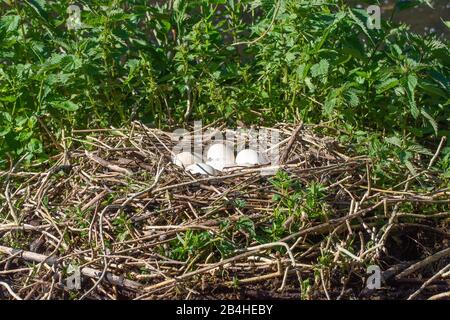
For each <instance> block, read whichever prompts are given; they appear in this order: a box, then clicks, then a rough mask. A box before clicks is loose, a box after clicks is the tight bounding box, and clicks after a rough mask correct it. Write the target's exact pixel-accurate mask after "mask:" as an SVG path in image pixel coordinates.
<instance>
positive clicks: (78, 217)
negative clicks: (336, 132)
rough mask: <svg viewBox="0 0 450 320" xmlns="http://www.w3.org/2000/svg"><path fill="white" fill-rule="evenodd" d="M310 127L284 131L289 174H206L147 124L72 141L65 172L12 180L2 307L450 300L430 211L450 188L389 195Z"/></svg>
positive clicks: (6, 200)
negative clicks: (72, 302)
mask: <svg viewBox="0 0 450 320" xmlns="http://www.w3.org/2000/svg"><path fill="white" fill-rule="evenodd" d="M313 129H314V128H313V127H305V126H298V127H295V126H292V125H283V126H281V125H280V126H279V127H278V128H275V130H278V131H279V133H280V136H281V144H280V150H281V151H280V154H281V158H280V159H281V163H280V165H279V170H280V171H283V172H284V173H285V174H284V175H280V174H278V175H276V176H266V175H261V171H260V168H246V169H236V170H235V171H228V172H225V173H222V174H219V175H217V176H210V177H205V176H200V177H199V176H193V175H190V174H188V173H186V172H185V171H184V170H182V169H181V168H179V167H176V166H174V165H173V164H172V163H171V156H172V154H171V152H170V150H171V149H172V147H173V145H174V143H175V142H174V141H173V140H172V139H171V136H170V135H169V134H168V133H165V132H162V131H160V130H157V129H151V128H148V127H146V126H144V125H142V124H140V123H133V124H132V126H131V127H130V128H127V129H104V130H94V131H75V132H74V136H73V137H71V139H70V140H71V141H72V143H73V145H77V147H76V148H75V147H68V146H67V145H68V144H66V143H63V144H61V145H60V148H61V154H60V155H58V156H57V157H54V158H53V159H52V160H53V161H52V163H54V165H53V166H51V167H50V166H49V165H48V164H47V163H44V164H41V165H40V166H39V167H37V168H34V169H36V170H33V171H30V170H28V171H21V170H20V169H19V168H20V164H17V165H16V166H13V167H12V168H11V169H10V170H9V171H7V172H3V173H2V174H1V178H0V179H1V182H2V195H1V198H0V200H1V202H2V204H1V208H0V210H1V211H0V284H1V285H0V299H10V298H11V299H69V298H71V299H80V298H83V299H84V298H87V299H120V298H126V299H172V298H193V299H196V298H291V299H300V298H309V299H327V298H328V299H353V298H362V299H366V298H368V299H369V298H377V297H378V298H386V297H387V298H408V297H409V298H428V297H431V296H433V298H440V297H445V295H447V296H448V291H449V290H450V289H449V283H450V282H449V271H450V270H449V269H450V267H449V262H450V261H449V256H450V249H449V248H448V239H449V237H450V234H449V232H448V221H449V220H448V217H449V214H448V211H445V210H443V211H440V210H437V211H436V212H435V213H433V214H426V215H425V214H420V212H421V208H423V207H424V206H433V205H434V206H437V207H439V206H441V207H442V205H445V204H447V205H448V202H449V197H448V191H447V192H446V191H445V190H444V191H442V190H429V191H427V192H424V193H418V192H413V191H410V190H409V189H408V186H409V182H410V181H411V180H413V179H414V178H415V177H411V176H409V177H406V176H405V181H404V182H403V183H400V184H399V185H397V186H396V187H395V188H393V189H392V190H384V189H383V188H381V187H377V185H376V182H375V181H373V179H371V170H372V164H371V163H370V161H369V159H368V158H365V157H354V156H352V155H351V154H349V153H348V148H346V147H345V146H340V145H339V144H338V143H337V142H336V141H335V140H334V139H333V138H330V137H322V136H319V135H317V134H314V133H313V132H314V130H313ZM66 141H68V140H66ZM205 143H206V141H205ZM425 171H426V170H424V172H422V174H425V175H427V177H428V178H429V179H433V178H434V176H433V173H432V172H425ZM318 186H320V187H318ZM408 206H409V207H413V208H414V210H413V213H411V210H408V211H407V212H404V211H403V209H402V208H403V207H408ZM370 265H377V266H378V267H379V268H380V270H381V277H382V280H381V288H380V289H378V290H376V289H374V290H371V289H368V288H367V278H368V275H367V274H366V271H367V268H368V267H369V266H370ZM78 273H79V278H78ZM78 280H80V281H79V282H78ZM446 292H447V293H446Z"/></svg>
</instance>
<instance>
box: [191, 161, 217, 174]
mask: <svg viewBox="0 0 450 320" xmlns="http://www.w3.org/2000/svg"><path fill="white" fill-rule="evenodd" d="M186 171H188V172H190V173H192V174H206V175H209V176H213V175H214V173H215V172H214V168H213V167H211V166H210V165H208V164H206V163H196V164H191V165H190V166H187V167H186Z"/></svg>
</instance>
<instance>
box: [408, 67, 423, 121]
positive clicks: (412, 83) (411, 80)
mask: <svg viewBox="0 0 450 320" xmlns="http://www.w3.org/2000/svg"><path fill="white" fill-rule="evenodd" d="M416 86H417V77H416V76H415V75H413V74H410V75H409V76H408V86H407V91H408V97H409V107H410V110H411V115H412V116H413V117H414V119H417V117H418V116H419V115H420V110H419V108H417V105H416V100H415V97H414V91H415V89H416Z"/></svg>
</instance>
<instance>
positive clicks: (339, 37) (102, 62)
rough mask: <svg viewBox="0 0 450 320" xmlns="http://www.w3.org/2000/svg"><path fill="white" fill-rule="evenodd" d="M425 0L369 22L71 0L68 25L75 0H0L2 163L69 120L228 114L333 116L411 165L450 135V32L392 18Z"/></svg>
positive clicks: (322, 7) (163, 120) (314, 7)
mask: <svg viewBox="0 0 450 320" xmlns="http://www.w3.org/2000/svg"><path fill="white" fill-rule="evenodd" d="M366 2H368V3H377V1H366ZM425 2H428V1H397V4H396V8H395V11H394V14H393V15H392V16H391V19H382V21H381V28H380V29H370V28H368V27H367V23H366V22H367V19H368V15H367V12H366V10H364V9H357V8H355V7H353V6H349V5H347V4H345V2H344V1H337V0H328V1H325V0H323V1H322V0H315V1H312V0H259V1H258V0H242V1H237V0H196V1H192V0H191V1H187V0H185V1H184V0H174V1H155V4H154V5H151V6H150V5H148V1H143V0H135V1H119V0H116V1H113V0H110V1H97V0H93V1H78V2H77V6H78V7H79V8H80V9H81V11H80V22H81V25H80V26H77V27H76V28H68V25H67V23H68V21H72V22H73V16H72V15H73V14H74V13H73V11H70V10H69V11H68V8H69V6H70V5H72V3H71V2H69V1H52V0H47V1H46V0H27V1H3V2H2V3H1V4H0V15H1V17H0V159H1V160H0V161H1V162H0V166H3V167H5V166H8V165H9V163H10V162H11V161H14V160H17V159H19V158H21V157H23V159H24V160H25V163H26V162H27V161H30V160H32V159H39V160H41V161H42V160H44V159H46V157H47V155H48V154H51V152H52V150H54V149H55V148H56V147H57V141H59V140H60V139H61V138H62V135H63V134H64V136H65V137H66V138H67V137H70V130H71V129H73V128H92V127H100V126H110V125H115V126H119V125H123V124H126V123H127V122H129V121H130V120H133V119H138V120H141V121H144V122H146V123H149V124H152V125H154V126H158V127H173V126H180V125H183V124H184V123H186V122H187V121H189V120H192V119H200V118H201V119H202V120H203V122H204V123H207V122H210V121H213V120H216V119H218V118H222V119H224V120H226V121H228V122H229V124H230V125H232V124H233V123H234V122H235V121H237V120H240V121H243V122H245V123H256V124H258V123H262V122H264V123H265V124H266V125H270V124H272V123H275V122H277V121H296V120H299V119H302V121H304V122H310V123H317V122H327V126H330V127H334V128H338V129H339V132H341V135H340V138H341V140H343V141H344V142H357V145H358V147H356V149H357V150H356V151H358V152H364V153H367V152H368V151H367V150H368V149H371V148H372V149H371V151H369V152H372V153H373V157H374V158H379V162H380V163H382V161H384V160H386V159H388V158H389V157H392V156H393V155H394V156H396V157H397V158H399V159H400V160H401V161H402V163H404V164H405V165H406V167H408V168H409V169H411V170H414V168H413V166H412V164H411V161H410V159H411V158H412V157H415V156H417V154H429V153H430V152H431V151H430V150H432V149H435V147H436V145H437V143H438V142H439V140H440V137H442V136H448V135H449V129H448V128H449V126H448V124H449V122H448V121H449V118H450V112H449V108H448V105H449V94H448V86H449V79H448V78H449V59H448V56H449V47H448V43H445V42H442V40H439V39H438V38H437V37H436V36H434V35H427V36H420V35H417V34H413V33H411V32H409V31H408V28H407V27H406V26H404V25H399V24H396V23H394V22H393V21H394V20H393V17H394V16H395V12H398V11H400V10H406V9H408V8H410V7H413V6H415V5H418V4H422V3H425ZM69 27H70V26H69ZM386 138H387V139H386ZM374 150H379V151H380V152H378V151H374ZM443 153H444V155H445V154H447V155H448V148H447V149H445V148H444V149H443ZM383 159H384V160H383ZM445 159H447V160H445ZM445 159H444V161H441V162H439V163H438V165H440V166H441V168H440V169H443V170H444V172H447V175H448V156H447V157H446V158H445ZM386 165H388V164H386ZM382 171H383V170H382V169H380V172H382Z"/></svg>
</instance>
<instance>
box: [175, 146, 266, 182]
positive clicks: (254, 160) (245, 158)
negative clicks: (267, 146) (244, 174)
mask: <svg viewBox="0 0 450 320" xmlns="http://www.w3.org/2000/svg"><path fill="white" fill-rule="evenodd" d="M172 162H173V163H174V164H175V165H177V166H179V167H181V168H184V169H185V170H186V171H188V172H190V173H192V174H202V175H214V174H215V173H216V171H223V170H224V169H226V168H229V167H233V166H236V165H237V166H241V167H251V166H255V165H260V164H263V163H265V161H263V157H262V156H261V155H259V154H258V153H257V152H256V151H255V150H253V149H244V150H241V151H239V152H238V154H237V156H236V158H235V157H234V151H233V149H232V148H230V147H229V146H227V145H225V144H222V143H215V144H213V145H211V146H210V147H209V149H208V152H207V153H206V162H205V163H204V162H203V160H202V157H201V156H199V155H196V154H192V153H190V152H186V151H185V152H181V153H178V154H176V155H174V156H173V157H172Z"/></svg>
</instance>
